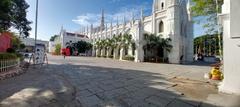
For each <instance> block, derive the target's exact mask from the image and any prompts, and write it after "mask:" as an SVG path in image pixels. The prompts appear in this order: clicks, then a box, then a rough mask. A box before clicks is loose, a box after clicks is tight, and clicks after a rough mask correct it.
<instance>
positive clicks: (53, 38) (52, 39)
mask: <svg viewBox="0 0 240 107" xmlns="http://www.w3.org/2000/svg"><path fill="white" fill-rule="evenodd" d="M56 37H58V35H54V36H52V37H51V38H50V41H54V40H55V38H56Z"/></svg>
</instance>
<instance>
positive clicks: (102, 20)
mask: <svg viewBox="0 0 240 107" xmlns="http://www.w3.org/2000/svg"><path fill="white" fill-rule="evenodd" d="M100 27H101V31H103V30H104V27H105V26H104V10H103V9H102V17H101V25H100Z"/></svg>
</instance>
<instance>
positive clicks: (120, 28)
mask: <svg viewBox="0 0 240 107" xmlns="http://www.w3.org/2000/svg"><path fill="white" fill-rule="evenodd" d="M143 14H144V13H143V11H141V18H140V19H134V18H132V20H131V21H129V22H126V21H125V20H124V22H123V23H122V24H119V23H117V24H116V25H115V26H113V25H112V23H110V27H107V26H106V24H105V23H104V13H103V12H102V18H101V24H100V26H98V27H93V26H92V25H91V28H90V29H89V30H86V31H85V32H83V33H82V34H84V35H87V36H88V37H90V39H91V41H92V43H93V44H94V43H95V42H96V41H97V40H102V39H106V38H112V37H113V35H119V34H130V35H132V38H133V40H134V41H135V44H136V49H135V50H133V51H135V55H133V56H134V57H135V61H136V62H143V61H144V50H143V46H144V42H143V41H144V40H143V34H145V33H148V34H155V35H162V36H161V37H162V38H171V40H172V41H171V45H172V46H173V48H172V50H171V52H170V53H168V54H167V57H168V59H169V62H170V63H180V59H182V61H192V60H193V21H192V17H191V12H190V0H153V5H152V14H151V15H150V16H144V15H143ZM96 51H98V50H96V49H93V54H96ZM128 51H131V50H128ZM128 53H131V52H128ZM120 57H121V56H120ZM120 59H121V58H120Z"/></svg>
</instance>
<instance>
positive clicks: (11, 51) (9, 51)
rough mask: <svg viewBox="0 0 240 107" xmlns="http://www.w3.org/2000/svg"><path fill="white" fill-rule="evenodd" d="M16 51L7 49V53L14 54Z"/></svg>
mask: <svg viewBox="0 0 240 107" xmlns="http://www.w3.org/2000/svg"><path fill="white" fill-rule="evenodd" d="M15 52H16V51H15V50H14V49H13V48H7V53H15Z"/></svg>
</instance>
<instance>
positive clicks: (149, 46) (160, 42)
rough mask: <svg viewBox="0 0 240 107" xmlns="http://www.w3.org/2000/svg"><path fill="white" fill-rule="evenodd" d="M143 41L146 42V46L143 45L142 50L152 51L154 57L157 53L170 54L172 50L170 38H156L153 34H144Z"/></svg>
mask: <svg viewBox="0 0 240 107" xmlns="http://www.w3.org/2000/svg"><path fill="white" fill-rule="evenodd" d="M144 40H145V42H146V45H144V46H143V48H144V49H145V50H150V51H154V52H155V53H154V54H155V56H156V54H157V53H156V52H157V51H161V50H166V51H167V52H170V51H171V49H172V45H171V44H170V42H171V39H170V38H166V39H164V38H161V37H160V36H156V35H155V34H144ZM159 49H161V50H159ZM156 50H157V51H156Z"/></svg>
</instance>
